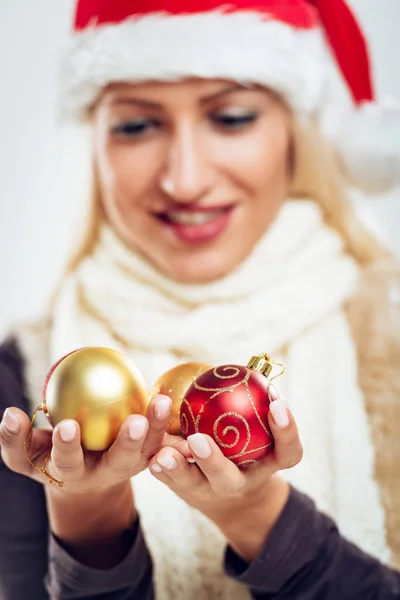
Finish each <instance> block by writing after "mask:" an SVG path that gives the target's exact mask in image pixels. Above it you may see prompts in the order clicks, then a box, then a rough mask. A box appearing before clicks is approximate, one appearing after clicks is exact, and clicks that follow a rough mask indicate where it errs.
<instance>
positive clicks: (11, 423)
mask: <svg viewBox="0 0 400 600" xmlns="http://www.w3.org/2000/svg"><path fill="white" fill-rule="evenodd" d="M170 412H171V400H170V398H168V397H167V396H161V395H159V396H156V397H155V398H153V399H152V401H151V402H150V403H149V406H148V408H147V412H146V416H142V415H130V416H129V417H128V418H127V420H126V421H125V422H124V424H123V425H122V427H121V429H120V431H119V433H118V437H117V439H116V440H115V442H114V443H113V445H112V446H111V447H110V448H109V449H108V450H107V451H105V452H101V453H100V452H86V451H84V450H83V448H82V446H81V437H80V429H79V425H78V423H77V422H76V421H73V420H66V421H62V422H61V423H59V424H58V425H57V426H56V427H55V428H54V430H53V431H49V430H45V429H33V430H32V435H29V432H30V428H31V422H30V419H29V417H28V416H27V415H26V414H25V413H24V412H23V411H21V410H20V409H18V408H13V407H10V408H8V409H7V410H6V411H5V413H4V416H3V419H2V422H1V424H0V445H1V456H2V459H3V461H4V463H5V464H6V465H7V466H8V467H9V468H10V469H11V470H12V471H15V472H17V473H20V474H21V475H26V476H28V477H31V478H32V479H35V480H36V481H39V482H40V483H46V482H48V479H46V477H45V475H44V474H43V473H41V472H40V471H39V470H37V469H35V468H34V467H33V466H32V465H31V464H30V463H29V461H28V459H27V457H26V455H25V451H24V441H25V440H26V439H27V453H28V455H29V457H30V459H31V460H32V462H33V463H34V464H36V465H38V466H40V467H42V465H43V463H44V462H45V459H46V457H47V455H48V453H49V450H50V449H51V454H50V459H49V461H48V463H47V465H46V470H47V471H48V472H49V474H50V475H51V476H52V477H54V478H55V479H57V480H60V481H62V482H63V483H64V486H63V490H62V491H65V492H67V491H68V492H71V493H74V494H87V493H92V492H93V491H96V492H102V491H106V490H107V489H109V488H113V487H115V486H116V485H118V484H120V483H121V482H123V481H126V480H128V479H130V478H131V477H132V476H134V475H136V474H138V473H140V472H141V471H143V470H144V469H146V468H147V466H148V463H149V460H150V458H151V457H152V456H153V455H154V454H156V453H157V452H158V450H160V448H161V446H162V443H163V440H164V436H165V430H166V427H167V424H168V421H169V418H170ZM168 438H169V439H168V444H169V445H170V444H171V442H172V443H173V444H174V443H175V444H176V446H177V447H179V445H180V444H181V440H180V438H173V437H172V436H168ZM64 488H65V490H64Z"/></svg>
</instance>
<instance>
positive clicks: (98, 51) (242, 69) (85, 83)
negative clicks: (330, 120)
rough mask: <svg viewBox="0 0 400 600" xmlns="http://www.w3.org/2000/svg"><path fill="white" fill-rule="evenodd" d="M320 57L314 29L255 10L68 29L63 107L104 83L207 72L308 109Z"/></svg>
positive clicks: (84, 103)
mask: <svg viewBox="0 0 400 600" xmlns="http://www.w3.org/2000/svg"><path fill="white" fill-rule="evenodd" d="M326 57H327V52H326V49H325V47H324V43H323V38H322V34H321V31H320V30H319V29H312V30H300V29H294V28H293V27H291V26H289V25H286V24H285V23H281V22H278V21H275V20H273V19H270V20H265V19H264V20H262V19H261V18H260V14H259V13H257V12H240V13H232V14H226V13H222V12H220V11H212V12H207V13H200V14H194V15H166V14H156V15H150V16H145V17H140V18H132V19H128V20H126V21H124V22H122V23H119V24H112V25H103V26H99V27H92V28H89V29H86V30H85V31H83V32H82V33H77V34H75V39H74V41H73V45H72V48H71V49H70V51H69V53H68V55H67V57H66V60H65V62H64V64H63V66H62V72H61V92H62V101H63V107H64V109H66V110H67V111H68V112H71V111H72V112H73V113H75V114H76V113H77V112H79V111H81V110H82V109H83V110H84V109H85V108H87V107H88V106H90V104H91V103H92V102H93V101H94V100H95V99H96V98H97V96H98V94H99V92H100V91H101V90H102V89H103V88H104V86H105V85H107V84H109V83H112V82H118V81H129V82H139V81H144V80H162V81H176V80H179V79H182V78H187V77H206V78H213V77H215V78H221V79H233V80H235V81H240V82H242V83H244V84H252V83H259V84H262V85H266V86H268V87H271V88H272V89H274V90H275V91H277V92H278V93H280V94H281V95H282V96H283V97H284V98H285V99H286V100H287V101H288V102H289V104H290V105H291V106H293V108H294V109H295V110H299V111H301V112H303V113H311V112H312V111H314V110H315V109H316V108H317V106H318V103H319V101H320V98H321V96H322V91H323V87H324V80H325V72H326V68H325V67H326Z"/></svg>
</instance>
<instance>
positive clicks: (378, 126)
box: [321, 98, 400, 194]
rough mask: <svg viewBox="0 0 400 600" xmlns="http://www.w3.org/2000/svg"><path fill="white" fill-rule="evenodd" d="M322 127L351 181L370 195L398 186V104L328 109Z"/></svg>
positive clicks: (399, 148)
mask: <svg viewBox="0 0 400 600" xmlns="http://www.w3.org/2000/svg"><path fill="white" fill-rule="evenodd" d="M321 128H322V131H323V133H324V134H325V135H326V136H327V138H328V140H329V141H330V142H331V144H332V145H333V147H334V148H335V150H336V151H337V152H338V155H339V158H340V160H341V161H342V164H343V168H344V169H345V172H346V175H347V176H348V178H349V180H350V182H351V183H352V184H353V185H355V186H357V187H359V188H361V189H362V190H363V191H365V192H367V193H371V194H375V193H376V194H379V193H382V192H385V191H387V190H388V189H390V188H393V187H396V186H398V185H400V103H398V102H396V101H395V100H394V99H392V98H387V99H384V100H382V101H381V102H380V103H376V102H364V103H362V104H361V105H359V106H353V107H347V108H343V107H339V106H332V105H331V106H328V107H326V108H325V109H324V110H323V114H322V118H321Z"/></svg>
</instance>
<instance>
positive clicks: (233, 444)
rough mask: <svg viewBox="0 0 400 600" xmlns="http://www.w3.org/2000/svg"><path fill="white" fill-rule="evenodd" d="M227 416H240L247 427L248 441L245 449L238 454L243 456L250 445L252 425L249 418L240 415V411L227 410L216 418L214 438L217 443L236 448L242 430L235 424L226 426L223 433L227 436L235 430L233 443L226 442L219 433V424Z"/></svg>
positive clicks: (224, 446)
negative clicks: (248, 420)
mask: <svg viewBox="0 0 400 600" xmlns="http://www.w3.org/2000/svg"><path fill="white" fill-rule="evenodd" d="M225 417H236V418H238V419H239V420H240V421H241V422H242V423H244V426H245V429H246V442H245V445H244V447H243V449H242V450H241V452H240V453H239V454H238V456H241V455H242V454H244V453H245V452H246V450H247V447H248V445H249V444H250V438H251V432H250V426H249V424H248V422H247V420H246V419H245V418H244V417H243V416H242V415H240V414H239V413H236V412H232V411H229V412H225V413H223V414H222V415H220V416H219V417H218V419H216V421H215V423H214V427H213V433H214V438H215V439H216V441H217V443H218V444H219V445H220V446H222V448H234V447H235V446H236V445H237V443H238V442H239V440H240V432H239V429H238V428H237V427H235V426H234V425H228V426H227V427H225V429H224V430H223V432H222V435H223V436H225V435H227V433H228V431H234V432H235V435H236V437H235V441H234V442H233V443H232V444H226V443H225V442H223V441H222V439H221V438H220V436H219V435H218V431H217V428H218V425H219V424H220V422H221V420H222V419H224V418H225Z"/></svg>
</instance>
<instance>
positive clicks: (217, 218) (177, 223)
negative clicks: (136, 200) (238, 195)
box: [156, 205, 234, 243]
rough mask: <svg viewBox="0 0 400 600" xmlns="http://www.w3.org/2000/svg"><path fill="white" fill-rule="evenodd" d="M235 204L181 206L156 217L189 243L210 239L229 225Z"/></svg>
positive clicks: (176, 235)
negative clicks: (199, 206)
mask: <svg viewBox="0 0 400 600" xmlns="http://www.w3.org/2000/svg"><path fill="white" fill-rule="evenodd" d="M233 210H234V205H229V206H222V207H215V208H202V209H195V208H193V207H190V208H189V209H188V208H180V209H178V210H171V211H168V212H162V213H158V214H157V215H156V217H157V218H158V219H159V220H160V221H161V223H162V224H163V226H164V227H166V228H167V229H168V231H170V232H171V233H172V234H173V235H174V236H175V237H176V238H178V239H179V240H181V241H184V242H188V243H199V242H205V241H209V240H211V239H213V238H215V237H217V236H218V235H220V234H221V233H222V232H223V231H224V230H225V229H226V227H227V226H228V225H229V222H230V220H231V215H232V212H233Z"/></svg>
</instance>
